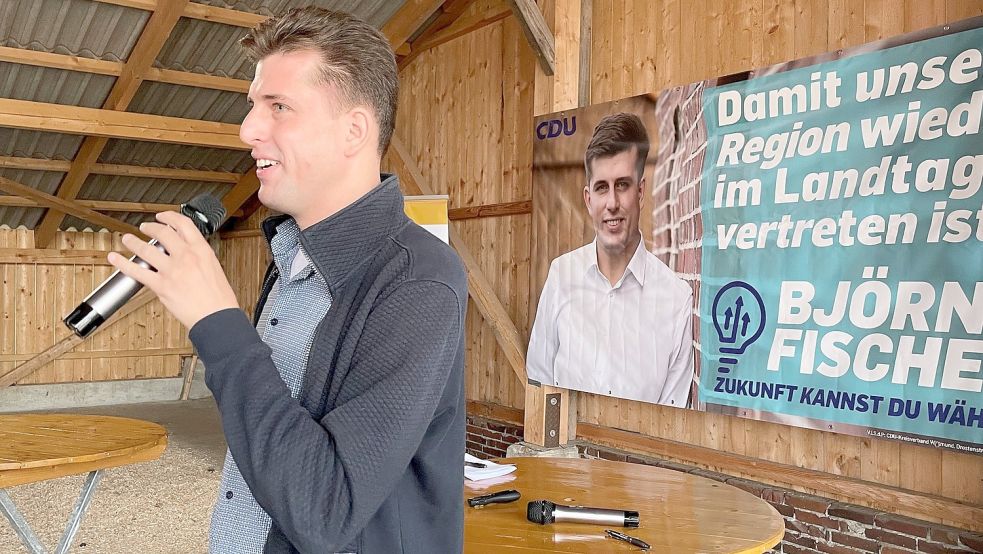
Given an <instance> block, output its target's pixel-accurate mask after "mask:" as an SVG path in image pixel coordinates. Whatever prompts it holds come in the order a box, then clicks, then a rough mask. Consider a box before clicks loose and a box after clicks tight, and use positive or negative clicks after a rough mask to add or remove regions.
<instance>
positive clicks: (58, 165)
mask: <svg viewBox="0 0 983 554" xmlns="http://www.w3.org/2000/svg"><path fill="white" fill-rule="evenodd" d="M71 167H72V162H70V161H68V160H42V159H38V158H24V157H18V156H0V169H29V170H33V171H58V172H61V173H65V172H67V171H68V170H69V169H70V168H71ZM91 173H93V174H95V175H119V176H125V177H150V178H153V179H180V180H182V181H205V182H209V183H238V182H239V178H240V177H241V175H239V174H238V173H230V172H226V171H206V170H199V169H176V168H171V167H144V166H139V165H117V164H95V165H93V166H92V172H91Z"/></svg>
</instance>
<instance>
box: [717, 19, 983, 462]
mask: <svg viewBox="0 0 983 554" xmlns="http://www.w3.org/2000/svg"><path fill="white" fill-rule="evenodd" d="M981 45H983V29H980V28H976V29H970V30H965V31H962V32H958V33H954V34H949V35H945V36H940V37H936V38H931V39H926V40H921V41H918V42H914V43H909V44H903V45H900V46H895V47H892V48H887V49H881V50H876V51H869V52H864V53H858V54H855V55H852V56H850V57H847V58H842V59H837V60H833V61H828V62H822V63H816V64H812V65H807V66H803V67H798V68H795V69H791V70H788V71H783V72H780V73H775V74H771V75H763V76H754V77H753V78H750V79H747V80H743V81H740V82H737V83H732V84H728V85H723V86H717V87H708V88H706V89H705V90H704V93H703V117H704V120H705V122H706V125H707V137H708V138H707V147H706V155H705V161H704V166H703V172H702V179H701V187H702V192H701V211H702V216H703V229H704V235H703V242H702V273H701V287H702V292H701V301H700V321H701V326H700V345H701V349H700V350H701V353H700V356H701V374H700V383H699V397H700V400H701V401H702V402H706V403H708V404H709V405H716V406H721V407H728V408H737V409H747V410H756V411H763V412H769V413H771V414H778V415H779V416H789V417H790V418H809V419H812V420H821V421H825V422H829V423H830V424H833V425H834V428H835V424H848V425H855V426H861V427H867V428H868V432H869V433H870V434H871V435H875V436H884V434H885V433H895V432H896V433H900V434H902V435H903V436H900V437H898V436H895V438H902V439H905V440H910V441H914V442H920V443H923V444H929V445H935V446H942V447H948V448H955V449H958V450H962V451H969V452H983V392H981V390H983V371H981V360H983V338H981V328H983V282H981V278H983V247H981V242H983V224H981V221H983V192H981V190H980V189H981V180H983V140H981V138H980V134H979V131H980V123H981V111H983V87H981V83H983V79H981V74H983V55H981V51H980V48H981ZM790 422H793V421H790Z"/></svg>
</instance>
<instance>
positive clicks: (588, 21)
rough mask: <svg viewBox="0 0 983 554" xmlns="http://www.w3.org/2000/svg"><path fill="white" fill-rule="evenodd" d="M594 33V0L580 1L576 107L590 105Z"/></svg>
mask: <svg viewBox="0 0 983 554" xmlns="http://www.w3.org/2000/svg"><path fill="white" fill-rule="evenodd" d="M593 32H594V0H580V69H579V70H578V71H577V106H579V107H581V108H582V107H584V106H589V105H590V98H591V88H590V85H591V69H590V62H591V46H592V44H593V38H592V37H593Z"/></svg>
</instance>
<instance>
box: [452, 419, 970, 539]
mask: <svg viewBox="0 0 983 554" xmlns="http://www.w3.org/2000/svg"><path fill="white" fill-rule="evenodd" d="M520 440H522V425H520V424H518V423H516V422H514V421H513V422H507V421H499V420H495V419H490V418H486V417H482V416H478V415H469V416H468V430H467V450H468V453H470V454H473V455H475V456H478V457H479V458H501V457H504V456H505V450H506V449H507V448H508V446H509V445H510V444H512V443H515V442H518V441H520ZM577 446H578V448H579V449H580V451H581V455H583V456H584V457H586V458H602V459H606V460H616V461H621V462H629V463H636V464H645V465H653V466H658V467H663V468H667V469H671V470H674V471H683V472H686V473H692V474H694V475H699V476H701V477H706V478H708V479H713V480H714V481H721V482H725V483H728V484H730V485H733V486H735V487H738V488H740V489H743V490H745V491H748V492H749V493H751V494H753V495H755V496H757V497H760V498H763V499H764V500H766V501H767V502H768V503H769V504H771V505H772V506H774V507H775V509H776V510H778V513H780V514H782V517H784V518H785V538H784V540H782V542H781V543H780V544H779V545H778V546H776V547H775V549H774V550H772V552H789V553H793V554H804V553H809V554H812V553H817V552H824V553H830V554H860V553H865V552H873V553H877V554H911V553H915V552H924V553H928V554H956V553H973V552H977V553H980V552H983V535H980V534H976V533H970V532H968V531H963V530H961V529H956V528H953V527H946V526H944V525H936V524H933V523H928V522H925V521H920V520H917V519H912V518H907V517H902V516H896V515H894V514H889V513H886V512H881V511H878V510H872V509H870V508H864V507H861V506H856V505H853V504H846V503H843V502H838V501H835V500H830V499H827V498H821V497H818V496H812V495H808V494H803V493H800V492H796V491H793V490H789V489H784V488H781V487H775V486H771V485H765V484H763V483H758V482H757V481H749V480H747V479H739V478H737V477H731V476H729V475H724V474H721V473H716V472H713V471H707V470H704V469H700V468H697V467H694V466H688V465H684V464H679V463H675V462H670V461H667V460H661V459H658V458H651V457H647V456H638V455H635V454H630V453H627V452H622V451H619V450H615V449H611V448H606V447H601V446H596V445H592V444H588V443H582V442H581V441H577Z"/></svg>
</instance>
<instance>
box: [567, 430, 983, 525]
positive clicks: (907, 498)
mask: <svg viewBox="0 0 983 554" xmlns="http://www.w3.org/2000/svg"><path fill="white" fill-rule="evenodd" d="M577 436H578V437H579V438H581V439H584V440H587V441H590V442H592V443H595V444H600V445H605V446H611V447H614V448H617V449H619V450H625V451H628V452H633V453H639V454H644V455H649V456H658V457H663V458H669V459H673V460H680V461H683V462H688V463H693V464H697V465H700V466H704V467H713V468H723V469H724V470H725V471H726V473H728V474H730V475H737V476H741V477H747V478H751V479H754V480H756V481H761V482H764V483H774V484H780V485H785V486H789V487H791V488H794V489H798V490H804V491H811V492H813V493H816V492H819V493H831V494H834V495H838V496H840V497H842V498H848V499H849V501H850V502H854V503H858V504H863V505H866V506H870V507H873V508H878V509H882V510H885V511H889V512H896V511H897V510H898V507H899V506H902V507H904V509H905V510H908V511H910V512H911V513H919V514H923V517H925V518H926V519H944V520H949V521H953V522H957V523H959V524H963V525H967V526H976V527H979V526H980V522H981V521H983V506H980V505H970V504H966V503H962V502H957V501H955V500H949V499H947V498H942V497H940V496H934V495H930V494H924V493H918V492H912V491H908V490H904V489H900V488H896V487H890V486H887V485H878V484H873V483H870V482H868V481H862V480H860V479H856V478H852V477H846V476H844V475H834V474H831V473H826V472H824V471H816V470H812V469H806V468H802V467H796V466H790V465H785V464H779V463H776V462H771V461H768V460H762V459H758V458H751V457H748V456H742V455H739V454H733V453H730V452H722V451H719V450H713V449H710V448H706V447H703V446H695V445H692V444H686V443H682V442H675V441H670V440H667V439H663V438H659V437H651V436H648V435H643V434H641V433H635V432H631V431H622V430H620V429H612V428H609V427H601V426H599V425H592V424H587V423H581V424H580V425H579V426H578V429H577Z"/></svg>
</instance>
